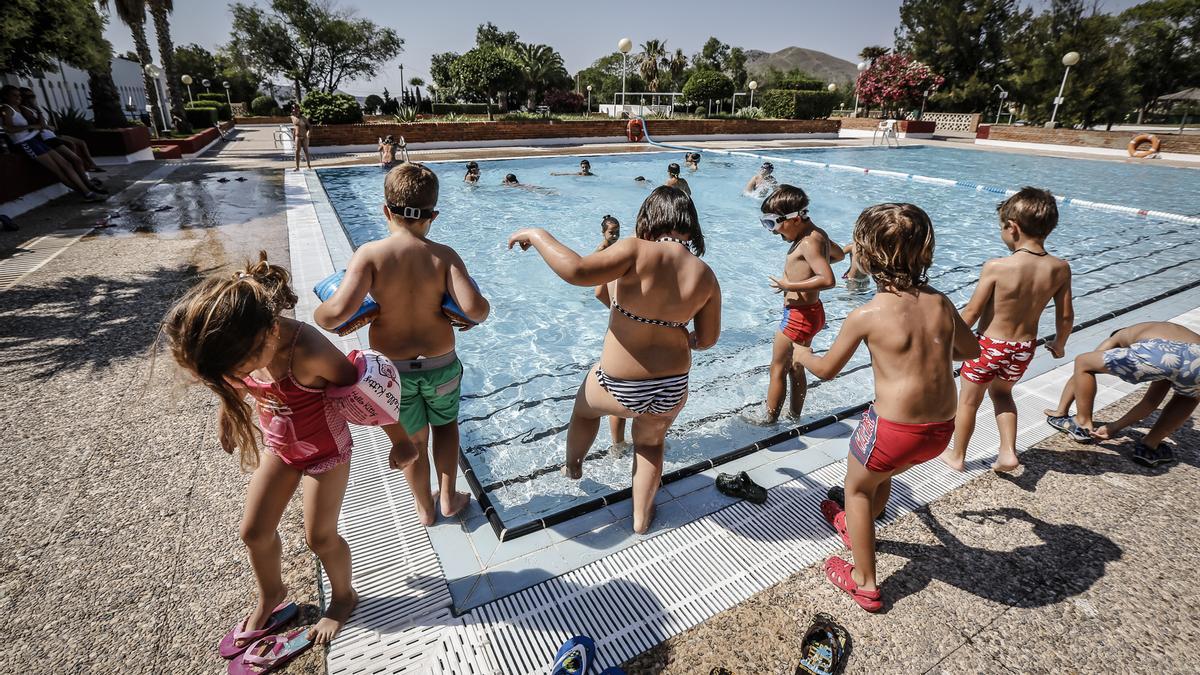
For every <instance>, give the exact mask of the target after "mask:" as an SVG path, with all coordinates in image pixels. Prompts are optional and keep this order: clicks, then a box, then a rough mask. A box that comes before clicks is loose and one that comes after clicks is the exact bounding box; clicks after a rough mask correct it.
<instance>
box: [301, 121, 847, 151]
mask: <svg viewBox="0 0 1200 675" xmlns="http://www.w3.org/2000/svg"><path fill="white" fill-rule="evenodd" d="M626 124H627V121H625V120H611V119H599V120H595V121H590V120H589V121H578V122H576V121H571V122H554V121H550V122H500V121H497V122H418V123H414V124H335V125H329V126H314V127H313V130H312V139H311V143H312V145H314V146H321V145H374V144H375V143H376V142H377V141H378V139H379V138H380V137H382V136H386V135H388V134H393V135H396V136H404V139H405V140H406V141H408V142H409V143H435V142H470V141H504V140H513V139H523V138H527V139H537V138H596V137H605V138H613V137H618V136H619V137H621V138H624V137H625V125H626ZM647 126H648V127H649V129H650V133H651V134H653V135H654V136H655V137H656V138H658V137H661V136H715V135H726V134H737V135H742V134H811V133H823V134H836V133H837V131H838V128H839V123H838V120H751V119H746V120H650V121H648V122H647Z"/></svg>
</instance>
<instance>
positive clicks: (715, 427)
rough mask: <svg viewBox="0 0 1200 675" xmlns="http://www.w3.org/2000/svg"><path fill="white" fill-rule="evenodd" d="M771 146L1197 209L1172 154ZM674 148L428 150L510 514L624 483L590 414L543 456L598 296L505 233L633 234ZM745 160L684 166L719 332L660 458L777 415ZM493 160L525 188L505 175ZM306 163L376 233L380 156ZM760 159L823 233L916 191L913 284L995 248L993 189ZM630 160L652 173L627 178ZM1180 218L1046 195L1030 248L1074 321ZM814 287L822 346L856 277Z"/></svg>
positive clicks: (1186, 257)
mask: <svg viewBox="0 0 1200 675" xmlns="http://www.w3.org/2000/svg"><path fill="white" fill-rule="evenodd" d="M769 154H772V155H780V154H789V155H790V154H803V155H804V156H805V157H806V158H809V159H812V160H814V161H820V162H836V163H845V164H854V165H858V166H866V167H871V168H881V169H882V168H886V169H893V170H901V171H905V172H913V173H920V174H925V175H932V176H939V177H946V178H955V179H968V180H974V181H977V182H980V183H986V184H989V185H995V186H998V187H1020V186H1022V185H1026V184H1030V183H1032V184H1035V185H1038V186H1044V187H1048V188H1050V189H1052V190H1053V191H1054V192H1055V193H1057V194H1062V195H1066V196H1070V197H1080V198H1087V199H1092V200H1096V201H1106V202H1111V203H1118V204H1126V205H1131V206H1137V207H1140V208H1154V209H1161V210H1167V211H1175V212H1179V213H1188V214H1192V213H1196V212H1197V211H1200V199H1198V198H1197V196H1196V191H1195V185H1196V178H1197V176H1200V174H1197V173H1195V172H1193V171H1191V170H1187V169H1169V168H1163V167H1145V166H1140V165H1138V166H1132V165H1125V164H1118V163H1111V162H1097V161H1089V160H1057V159H1051V158H1037V157H1026V156H1014V155H1009V154H1001V153H992V152H981V151H972V150H951V149H942V148H926V147H922V148H905V149H903V150H899V151H895V150H892V151H885V150H882V149H879V150H873V149H837V148H834V149H820V150H803V151H771V152H770V153H769ZM672 161H674V162H680V163H682V153H679V152H671V153H662V154H659V153H648V154H636V155H609V156H596V157H592V158H591V162H592V170H593V172H594V173H595V174H596V176H595V177H591V178H587V177H576V176H551V175H550V173H551V172H552V171H574V170H575V167H576V166H577V164H578V158H575V157H556V158H538V159H522V160H499V161H486V162H481V163H480V165H481V168H482V172H483V176H482V180H481V183H480V184H479V185H466V184H464V183H463V182H462V174H463V163H461V162H457V163H434V164H430V167H431V168H432V169H433V170H434V171H435V172H437V174H438V176H439V178H440V179H441V181H442V183H441V198H440V201H439V204H438V208H439V210H440V211H441V215H440V216H439V217H438V219H437V221H435V223H434V225H433V229H432V231H431V234H430V236H431V237H432V238H433V239H435V240H437V241H441V242H444V243H446V244H449V245H451V246H453V247H454V248H455V249H456V250H457V251H458V253H459V254H460V255H461V256H462V258H463V260H464V261H465V263H466V265H467V267H468V269H469V270H470V272H471V274H472V276H473V277H474V278H475V279H476V280H477V281H478V283H479V285H480V287H481V288H482V290H483V291H484V293H485V294H486V295H487V296H488V297H489V299H490V300H491V303H492V315H491V317H490V318H489V320H488V321H487V322H486V323H484V324H483V325H481V326H479V327H477V328H475V329H473V330H471V331H469V332H466V333H462V334H459V339H458V353H459V355H460V356H461V357H462V359H463V362H464V364H465V365H466V373H465V375H464V379H463V405H462V413H461V416H460V422H461V429H462V445H463V450H464V454H465V455H466V457H467V458H468V460H469V462H470V463H471V466H472V467H473V468H474V470H475V473H476V475H477V476H478V478H479V480H480V483H481V484H482V485H484V486H485V489H487V490H488V492H489V495H490V497H491V501H492V503H493V505H494V506H495V507H496V509H497V511H498V512H499V515H500V517H501V518H502V519H503V521H504V522H505V523H506V524H507V525H509V526H513V525H517V524H520V523H523V522H528V521H530V520H534V519H537V518H540V517H544V516H547V515H549V514H551V513H555V512H558V511H561V510H563V509H566V508H568V507H570V506H572V505H574V504H577V503H581V502H583V501H588V500H591V499H593V498H595V497H597V496H600V495H604V494H608V493H611V492H614V491H616V490H619V489H621V488H624V487H628V485H629V483H630V478H629V476H630V467H631V457H630V454H629V453H628V452H627V451H626V452H624V453H618V452H609V451H608V449H609V446H610V444H611V443H610V439H609V436H608V425H607V424H602V425H601V431H600V436H599V437H598V438H597V441H596V444H595V446H593V449H592V450H593V452H592V454H591V455H590V456H589V459H588V461H587V462H586V463H585V468H584V478H583V480H581V481H570V480H567V479H565V478H563V477H561V476H560V475H559V474H558V472H557V471H555V470H553V469H554V467H555V466H556V465H559V464H561V462H562V461H563V455H564V452H565V438H566V426H567V422H568V421H569V419H570V414H571V407H572V402H573V400H574V397H575V392H576V390H577V388H578V387H579V384H580V382H581V381H582V378H583V376H584V374H585V373H586V372H587V370H588V369H589V368H590V367H591V366H592V365H593V364H594V363H595V361H596V360H597V358H598V357H599V355H600V350H601V346H602V342H603V338H604V334H605V330H606V327H607V322H608V316H609V315H608V310H607V309H606V308H605V307H604V306H603V305H601V304H600V303H599V302H597V301H596V300H595V298H594V297H593V295H592V290H591V289H589V288H580V287H575V286H569V285H567V284H566V283H564V282H563V281H561V280H560V279H559V278H558V277H557V276H556V275H555V274H554V273H553V272H551V271H550V269H549V268H548V267H547V266H546V265H545V263H544V262H542V260H541V258H540V257H539V256H538V255H537V254H536V253H534V252H532V251H530V252H520V251H509V250H507V247H506V241H507V238H508V235H509V234H510V233H512V232H513V231H515V230H517V229H520V228H523V227H531V226H540V227H545V228H546V229H548V230H549V231H550V232H551V233H553V234H554V235H555V236H556V237H557V238H559V239H560V240H561V241H563V242H564V243H566V244H567V245H568V246H571V247H572V248H574V249H575V250H576V251H579V252H581V253H586V252H591V251H593V250H594V249H595V248H596V246H597V245H598V244H599V243H600V239H601V235H600V221H601V218H602V217H603V216H604V215H606V214H611V215H613V216H615V217H616V218H617V219H619V220H620V222H621V226H622V230H621V234H622V235H623V236H631V235H632V234H633V226H634V220H635V215H636V213H637V210H638V207H639V206H640V205H641V202H642V200H643V199H644V198H645V197H646V195H647V194H648V193H649V192H650V190H651V189H652V185H653V184H661V183H662V181H663V180H664V179H665V177H666V165H667V164H668V163H670V162H672ZM757 166H758V161H756V160H754V159H752V158H745V157H719V156H717V155H714V154H712V153H708V154H706V155H705V157H704V160H703V161H702V163H701V168H700V171H698V172H696V173H692V172H688V171H687V170H686V169H685V171H684V177H685V178H686V179H687V180H688V181H689V183H690V184H691V186H692V191H693V198H694V200H695V202H696V205H697V209H698V211H699V213H700V219H701V225H702V227H703V229H704V232H705V237H706V240H707V245H708V254H707V256H706V257H705V260H706V261H707V262H708V264H709V265H711V266H712V268H713V269H714V271H715V272H716V274H717V278H718V279H719V281H720V284H721V288H722V293H723V305H724V307H723V315H722V322H723V325H722V333H721V339H720V341H719V342H718V344H717V345H716V346H715V347H714V348H713V349H711V350H708V351H705V352H697V353H696V354H695V355H694V365H693V369H692V373H691V388H690V392H691V395H690V398H689V400H688V403H687V406H686V407H685V408H684V410H683V412H682V413H681V415H680V416H679V418H678V420H677V421H676V423H675V425H674V427H673V428H672V430H671V433H670V435H669V436H668V445H667V452H666V464H665V467H664V470H665V471H672V470H674V469H677V468H681V467H685V466H689V465H692V464H694V463H696V462H698V461H701V460H703V459H706V458H711V457H715V456H717V455H721V454H724V453H726V452H729V451H731V450H734V449H736V448H739V447H742V446H744V445H747V444H750V443H753V442H755V441H757V440H761V439H763V438H765V437H767V436H770V435H773V434H775V433H777V432H779V431H782V430H784V429H785V428H787V426H785V425H784V424H781V425H779V426H778V427H774V428H763V427H756V426H752V425H750V424H748V423H746V422H744V421H743V420H742V419H741V415H742V414H743V413H746V412H749V411H751V410H753V409H755V408H756V407H757V406H760V405H761V404H762V402H763V400H764V399H765V398H766V388H767V370H768V364H769V362H770V356H771V342H772V339H773V335H774V332H775V330H776V326H777V325H778V323H779V318H780V312H781V300H780V297H779V296H778V295H776V294H774V293H773V292H772V290H771V288H770V287H769V286H768V275H778V274H780V273H781V272H782V266H783V259H784V255H785V253H786V251H787V247H788V244H787V243H786V242H783V241H782V240H781V239H780V238H779V237H778V236H776V235H771V234H770V233H768V232H767V231H766V230H764V229H763V228H762V226H761V225H760V224H759V223H758V220H757V214H758V209H759V204H760V199H758V198H753V197H748V196H745V195H743V193H742V190H743V188H744V186H745V183H746V181H748V180H749V179H750V177H751V176H752V175H753V174H754V172H755V170H756V169H757ZM506 173H515V174H516V175H517V176H518V177H519V179H520V180H521V181H522V182H523V183H528V184H533V185H536V186H538V189H528V190H526V189H519V188H511V187H503V186H501V185H500V181H501V179H502V177H503V176H504V174H506ZM319 175H320V178H321V181H322V183H323V184H324V186H325V188H326V191H327V193H328V194H329V197H330V200H331V201H332V203H333V206H334V208H335V210H336V211H337V214H338V216H339V218H340V219H341V221H342V223H343V225H344V226H345V228H346V230H347V232H348V233H349V235H350V238H351V240H352V243H353V244H354V245H355V246H357V245H359V244H362V243H363V242H366V241H370V240H373V239H376V238H379V237H382V236H384V235H385V234H386V225H385V223H384V221H383V219H382V216H381V215H380V209H381V207H380V205H381V203H382V201H383V172H382V171H381V170H380V169H379V168H378V167H370V166H368V167H355V168H344V169H322V170H320V171H319ZM776 175H777V177H778V178H779V180H780V181H781V182H785V183H791V184H793V185H798V186H801V187H803V188H804V189H805V190H806V191H807V192H808V194H809V196H810V197H811V199H812V207H811V209H810V213H811V216H812V218H813V220H814V221H815V222H816V223H817V224H819V225H820V226H821V227H823V228H825V230H826V231H827V232H828V233H829V234H830V236H831V237H832V238H833V239H834V240H835V241H836V242H838V243H845V242H847V241H848V240H849V239H850V234H851V230H852V227H853V224H854V220H855V218H856V217H857V215H858V213H859V212H860V211H861V210H862V209H863V208H865V207H866V206H869V205H871V204H877V203H880V202H888V201H907V202H912V203H915V204H917V205H919V206H921V207H922V208H924V209H925V210H926V211H927V212H928V213H929V215H930V217H931V218H932V220H933V223H934V226H935V228H936V236H937V251H936V255H935V262H934V266H933V269H932V271H931V278H932V281H931V283H932V284H933V286H934V287H936V288H937V289H939V290H941V291H943V292H945V293H946V294H947V295H948V296H949V297H950V298H951V299H952V300H953V301H954V302H955V303H956V304H958V305H960V306H961V305H963V304H965V303H966V301H967V299H968V298H969V297H970V293H971V292H972V290H973V288H974V283H975V280H976V279H977V276H978V271H979V267H980V266H981V265H982V264H983V262H984V261H985V260H987V259H989V258H992V257H996V256H1002V255H1007V254H1008V251H1007V249H1005V247H1004V245H1003V243H1002V242H1001V241H1000V237H999V225H998V222H997V219H996V204H997V203H998V201H999V199H1000V196H999V195H995V194H990V193H986V192H976V191H973V190H968V189H963V188H956V187H944V186H939V185H930V184H924V183H914V182H911V181H902V180H896V179H892V178H887V177H880V176H870V175H862V174H855V173H849V172H838V171H829V170H825V169H820V168H816V167H806V166H803V165H791V164H780V165H777V167H776ZM635 176H645V177H646V178H648V179H650V181H651V182H652V184H651V185H646V184H642V183H637V182H635V181H634V180H633V179H634V177H635ZM1194 229H1195V228H1194V226H1191V225H1181V224H1178V223H1172V222H1162V221H1155V220H1152V219H1147V218H1144V217H1136V216H1127V215H1120V214H1113V213H1108V212H1099V211H1094V210H1087V209H1083V208H1079V207H1072V206H1069V205H1068V206H1063V207H1061V208H1060V220H1059V226H1058V229H1057V230H1056V231H1055V232H1054V233H1053V234H1052V235H1051V236H1050V238H1049V240H1048V242H1047V248H1048V249H1049V250H1051V251H1052V252H1054V253H1055V254H1056V255H1059V256H1062V257H1065V258H1066V259H1068V260H1069V261H1070V262H1071V263H1072V268H1073V270H1074V293H1075V312H1076V321H1077V322H1083V321H1087V320H1088V319H1090V318H1092V317H1095V316H1098V315H1101V314H1104V313H1106V312H1109V311H1112V310H1114V309H1119V308H1122V307H1126V306H1128V305H1130V304H1133V303H1135V302H1137V301H1138V300H1141V299H1144V298H1149V297H1152V296H1155V295H1157V294H1159V293H1161V292H1163V291H1164V290H1168V289H1171V288H1174V287H1177V286H1179V285H1181V284H1184V283H1187V282H1189V281H1191V280H1193V279H1195V278H1197V274H1200V262H1197V252H1198V251H1200V246H1197V244H1196V243H1195V242H1196V236H1195V232H1194ZM844 269H845V267H844V264H840V265H836V266H835V268H834V270H835V272H836V273H837V274H839V275H840V274H841V272H842V271H843V270H844ZM822 296H823V299H824V302H825V306H826V313H827V316H828V319H829V327H828V328H827V329H826V330H825V331H823V332H822V333H820V334H819V335H818V336H817V338H816V339H815V341H814V345H813V346H814V348H815V349H817V350H818V351H820V350H823V349H825V348H827V347H828V346H829V344H830V343H831V342H832V340H833V338H834V336H835V335H836V333H837V329H838V327H839V326H840V324H841V320H842V318H844V317H845V316H846V314H847V312H849V311H850V310H851V309H852V308H854V307H855V306H857V305H859V304H861V303H863V302H865V301H866V300H867V299H868V298H869V297H870V291H866V292H857V293H856V292H850V291H848V290H847V289H846V288H844V287H838V288H836V289H833V290H830V291H826V292H824V293H823V294H822ZM1052 332H1053V310H1052V309H1048V311H1047V313H1046V314H1045V315H1044V316H1043V319H1042V331H1041V334H1042V335H1047V334H1050V333H1052ZM867 363H868V355H867V352H866V349H860V351H859V353H858V354H857V355H856V356H855V357H854V359H853V360H852V361H851V362H850V363H849V364H848V365H847V368H846V369H847V370H854V369H855V368H856V367H858V366H865V364H867ZM871 392H872V381H871V371H870V368H866V367H863V368H860V369H858V370H854V372H852V373H850V374H848V375H844V376H840V377H838V378H836V379H834V380H832V381H830V382H828V383H822V384H821V385H819V386H818V387H817V388H815V389H812V390H811V391H810V394H809V397H808V401H807V404H806V408H805V411H804V412H805V415H804V420H809V419H814V418H816V417H817V416H820V415H823V414H828V413H830V412H832V411H836V410H839V409H841V408H844V407H846V406H849V405H853V404H857V403H861V402H864V401H866V400H868V399H869V398H870V397H871ZM804 420H802V421H804ZM787 424H792V425H794V424H795V422H794V421H789V422H787Z"/></svg>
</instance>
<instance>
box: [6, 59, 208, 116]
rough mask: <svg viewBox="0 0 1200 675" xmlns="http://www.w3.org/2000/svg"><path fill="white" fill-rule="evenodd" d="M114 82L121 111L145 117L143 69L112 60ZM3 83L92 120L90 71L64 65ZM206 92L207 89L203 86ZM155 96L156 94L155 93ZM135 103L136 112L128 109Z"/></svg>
mask: <svg viewBox="0 0 1200 675" xmlns="http://www.w3.org/2000/svg"><path fill="white" fill-rule="evenodd" d="M112 71H113V83H114V84H116V85H117V92H118V93H120V95H121V108H122V109H123V110H125V114H126V115H127V116H130V117H136V116H138V115H141V113H142V112H144V111H145V110H146V104H147V103H148V102H149V100H148V99H147V97H146V86H145V81H144V80H143V78H142V68H141V66H140V65H139V64H138V63H137V62H136V61H129V60H127V59H124V58H121V57H115V58H113V60H112ZM159 81H160V82H161V85H160V91H164V92H165V91H166V82H165V80H163V78H161V77H160V78H159ZM0 83H4V84H15V85H17V86H19V87H29V88H30V89H32V90H33V91H34V92H35V93H37V97H38V102H39V103H41V104H42V105H43V106H44V107H47V108H50V109H52V110H55V111H61V110H66V109H67V108H74V109H75V110H78V111H80V112H82V113H83V114H84V115H86V116H87V117H88V118H89V119H90V118H91V117H92V104H91V97H90V95H89V93H88V75H87V72H86V71H83V70H80V69H78V68H75V67H72V66H68V65H65V64H63V65H62V67H61V69H60V70H59V72H57V73H44V74H43V75H42V77H40V78H31V77H17V76H14V75H0ZM201 89H203V87H201ZM151 95H153V93H152V94H151ZM131 104H132V106H133V108H134V110H133V111H130V110H129V109H128V108H129V106H130V105H131Z"/></svg>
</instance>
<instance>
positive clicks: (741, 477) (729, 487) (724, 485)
mask: <svg viewBox="0 0 1200 675" xmlns="http://www.w3.org/2000/svg"><path fill="white" fill-rule="evenodd" d="M717 490H718V491H719V492H720V493H721V494H723V495H728V496H730V497H736V498H738V499H745V500H746V501H748V502H754V503H755V504H764V503H766V501H767V489H766V488H765V487H763V486H761V485H759V484H758V483H755V482H754V481H752V480H750V476H748V475H747V474H746V472H745V471H743V472H741V473H739V474H738V475H736V476H734V475H732V474H728V473H722V474H719V475H718V476H717Z"/></svg>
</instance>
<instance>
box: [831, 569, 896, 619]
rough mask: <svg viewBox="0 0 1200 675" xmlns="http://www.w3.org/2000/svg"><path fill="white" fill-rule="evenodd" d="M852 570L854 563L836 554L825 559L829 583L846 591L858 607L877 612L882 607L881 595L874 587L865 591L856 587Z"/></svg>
mask: <svg viewBox="0 0 1200 675" xmlns="http://www.w3.org/2000/svg"><path fill="white" fill-rule="evenodd" d="M853 571H854V565H851V564H850V563H848V562H846V561H845V560H842V559H841V558H839V557H837V556H833V557H831V558H829V559H828V560H826V561H825V578H826V579H828V580H829V583H831V584H833V585H834V586H837V587H838V588H840V589H842V590H843V591H846V593H847V594H849V595H850V597H851V599H853V600H854V601H855V602H857V603H858V606H859V607H862V608H863V609H865V610H867V611H868V612H878V611H879V610H881V609H883V595H882V594H881V593H880V592H879V589H878V588H876V589H875V590H873V591H866V590H863V589H861V588H859V587H858V584H856V583H855V582H854V576H853V575H852V574H851V573H852V572H853Z"/></svg>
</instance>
